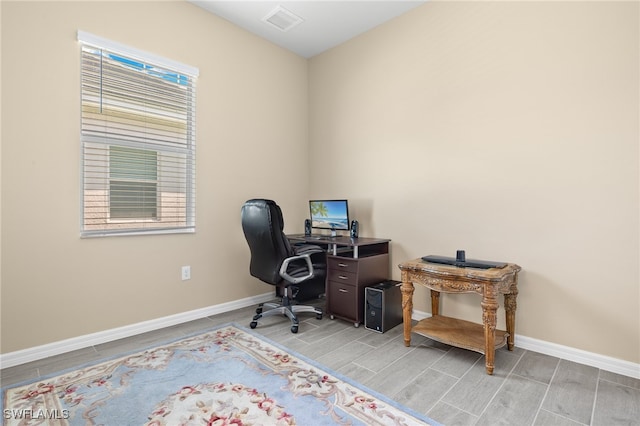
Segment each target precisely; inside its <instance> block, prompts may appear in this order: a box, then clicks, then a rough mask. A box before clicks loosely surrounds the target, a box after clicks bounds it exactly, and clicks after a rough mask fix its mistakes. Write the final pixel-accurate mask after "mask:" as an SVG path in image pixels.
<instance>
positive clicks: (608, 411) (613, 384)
mask: <svg viewBox="0 0 640 426" xmlns="http://www.w3.org/2000/svg"><path fill="white" fill-rule="evenodd" d="M317 304H320V305H322V302H321V301H320V302H318V303H317ZM254 310H255V307H250V308H243V309H239V310H235V311H232V312H227V313H224V314H219V315H215V316H212V317H207V318H203V319H200V320H197V321H192V322H189V323H185V324H181V325H177V326H173V327H168V328H165V329H161V330H157V331H153V332H149V333H145V334H142V335H138V336H134V337H129V338H126V339H121V340H117V341H113V342H109V343H105V344H101V345H96V346H92V347H89V348H85V349H81V350H77V351H74V352H71V353H67V354H63V355H58V356H54V357H51V358H46V359H43V360H39V361H34V362H31V363H28V364H23V365H19V366H15V367H11V368H6V369H3V370H1V385H2V386H8V385H10V384H12V383H18V382H22V381H25V380H30V379H36V378H38V377H40V376H46V375H49V374H51V373H54V372H56V371H60V370H65V369H68V368H72V367H74V366H79V365H82V364H85V363H88V362H92V361H97V360H100V359H103V358H108V357H111V356H113V355H116V354H119V353H126V352H131V351H135V350H138V349H145V348H147V347H150V346H153V345H155V344H158V343H163V342H166V341H168V340H172V339H175V338H179V337H182V336H186V335H189V334H192V333H194V332H198V331H200V330H202V331H204V330H207V329H210V328H212V327H214V326H217V325H220V324H224V323H227V322H236V323H237V324H239V325H242V326H244V327H248V326H249V322H250V320H251V317H252V316H253V313H254ZM300 320H301V322H300V328H299V332H298V333H297V334H292V333H291V332H290V324H289V321H288V319H286V318H284V317H280V316H274V317H268V318H265V319H263V320H261V322H260V323H259V325H258V327H257V328H256V329H255V330H254V331H255V332H258V333H260V334H262V335H264V336H265V337H267V338H269V339H271V340H273V341H275V342H277V343H279V344H281V345H283V346H286V347H288V348H290V349H292V350H294V351H296V352H298V353H300V354H302V355H304V356H306V357H308V358H311V359H313V360H315V361H317V362H319V363H321V364H323V365H325V366H327V367H329V368H331V369H333V370H335V371H338V372H340V373H342V374H343V375H345V376H347V377H350V378H351V379H353V380H355V381H357V382H360V383H362V384H364V385H365V386H367V387H369V388H371V389H373V390H375V391H377V392H380V393H382V394H384V395H386V396H388V397H390V398H392V399H394V400H396V401H398V402H399V403H401V404H404V405H406V406H408V407H410V408H412V409H414V410H416V411H418V412H420V413H423V414H425V415H427V416H429V417H431V418H432V419H434V420H436V421H438V422H440V423H442V424H444V425H448V426H449V425H451V426H453V425H560V426H563V425H574V426H575V425H602V426H612V425H640V380H638V379H634V378H630V377H627V376H622V375H619V374H615V373H611V372H607V371H604V370H600V369H598V368H594V367H590V366H586V365H582V364H577V363H575V362H570V361H566V360H562V359H559V358H555V357H551V356H547V355H543V354H540V353H536V352H531V351H528V350H523V349H520V348H517V347H516V348H515V350H514V351H512V352H510V351H508V350H506V349H500V350H498V351H496V360H495V365H496V368H495V371H494V374H493V376H489V375H487V374H485V367H484V357H483V356H482V355H481V354H478V353H475V352H470V351H467V350H463V349H458V348H454V347H451V346H447V345H443V344H441V343H438V342H434V341H432V340H430V339H427V338H425V337H422V336H418V335H413V336H412V340H411V347H405V346H404V344H403V338H402V325H400V326H397V327H395V328H393V329H391V330H389V331H387V332H385V333H382V334H381V333H376V332H374V331H371V330H367V329H366V328H364V326H360V327H358V328H356V327H354V326H353V323H351V322H346V321H342V320H338V319H335V320H331V319H329V318H328V316H325V317H324V318H323V319H322V320H317V319H316V318H315V316H314V315H311V314H302V315H300ZM310 426H312V425H310Z"/></svg>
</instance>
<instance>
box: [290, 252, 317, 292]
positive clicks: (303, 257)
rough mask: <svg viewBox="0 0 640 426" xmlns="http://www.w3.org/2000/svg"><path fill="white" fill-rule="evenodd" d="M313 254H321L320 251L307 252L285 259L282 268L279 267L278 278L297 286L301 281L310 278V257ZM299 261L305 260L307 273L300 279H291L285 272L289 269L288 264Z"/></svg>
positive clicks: (311, 270)
mask: <svg viewBox="0 0 640 426" xmlns="http://www.w3.org/2000/svg"><path fill="white" fill-rule="evenodd" d="M313 253H322V250H309V251H307V252H306V253H305V254H301V255H298V256H291V257H287V258H286V259H285V260H284V262H282V266H281V267H280V276H281V277H282V278H284V279H285V280H286V281H288V282H290V283H291V284H298V283H300V282H302V281H305V280H308V279H309V278H311V277H312V276H313V263H312V262H311V255H312V254H313ZM300 259H304V260H305V262H306V263H307V270H308V271H309V272H308V273H307V274H306V275H303V276H301V277H292V276H291V275H289V273H288V272H287V269H289V264H290V263H291V262H293V261H294V260H300Z"/></svg>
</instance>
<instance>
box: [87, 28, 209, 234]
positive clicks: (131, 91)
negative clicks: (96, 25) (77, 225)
mask: <svg viewBox="0 0 640 426" xmlns="http://www.w3.org/2000/svg"><path fill="white" fill-rule="evenodd" d="M78 39H79V40H80V42H81V43H82V52H81V80H82V88H81V92H82V96H81V98H82V119H81V122H82V124H81V143H82V161H83V165H82V180H83V181H82V236H104V235H117V234H132V233H133V234H139V233H158V232H193V231H194V230H195V77H196V76H197V69H195V68H192V67H188V66H184V65H181V64H177V63H175V62H173V61H170V60H166V59H163V58H159V57H154V56H152V55H149V54H145V53H144V52H139V51H137V50H135V49H132V48H128V47H126V46H121V45H117V44H115V43H113V42H109V41H108V40H103V39H100V38H98V37H95V36H92V35H90V34H87V33H83V32H78Z"/></svg>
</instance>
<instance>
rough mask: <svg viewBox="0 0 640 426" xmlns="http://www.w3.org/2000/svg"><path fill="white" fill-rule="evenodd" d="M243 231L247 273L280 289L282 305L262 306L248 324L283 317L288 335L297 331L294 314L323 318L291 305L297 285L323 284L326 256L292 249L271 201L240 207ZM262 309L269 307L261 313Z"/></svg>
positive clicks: (319, 312) (319, 250)
mask: <svg viewBox="0 0 640 426" xmlns="http://www.w3.org/2000/svg"><path fill="white" fill-rule="evenodd" d="M241 216H242V230H243V231H244V236H245V238H246V239H247V243H248V244H249V249H250V251H251V264H250V268H249V271H250V273H251V275H252V276H254V277H256V278H258V279H259V280H261V281H263V282H265V283H267V284H271V285H274V286H277V287H280V292H279V294H281V295H282V301H281V303H279V304H277V303H261V304H260V305H259V306H258V308H257V309H256V315H255V316H254V317H253V320H252V321H251V323H250V324H249V326H250V327H251V328H256V326H257V325H258V320H259V319H260V318H262V317H266V316H271V315H276V314H280V315H286V316H288V317H289V319H290V320H291V332H292V333H297V332H298V324H299V323H298V317H297V316H296V314H297V313H300V312H310V313H315V314H316V318H317V319H322V309H321V308H317V307H313V306H303V305H295V304H292V299H294V298H295V296H296V293H297V291H298V288H299V286H302V285H305V284H309V283H312V282H314V281H315V280H321V281H322V282H324V279H325V276H326V260H325V259H326V256H325V253H324V251H323V250H322V248H320V247H318V246H314V245H296V246H291V245H290V244H289V240H288V239H287V237H286V236H285V235H284V232H283V229H284V221H283V218H282V210H280V207H279V206H278V205H277V204H276V203H275V202H274V201H272V200H263V199H254V200H249V201H247V202H246V203H245V204H244V205H243V206H242V214H241ZM264 308H270V309H269V310H267V311H264V312H263V309H264Z"/></svg>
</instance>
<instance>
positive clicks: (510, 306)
mask: <svg viewBox="0 0 640 426" xmlns="http://www.w3.org/2000/svg"><path fill="white" fill-rule="evenodd" d="M517 296H518V290H517V288H515V286H513V287H512V288H511V293H510V294H505V295H504V310H505V313H506V321H507V333H509V337H507V349H509V350H510V351H512V350H513V347H514V342H515V336H516V297H517Z"/></svg>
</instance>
